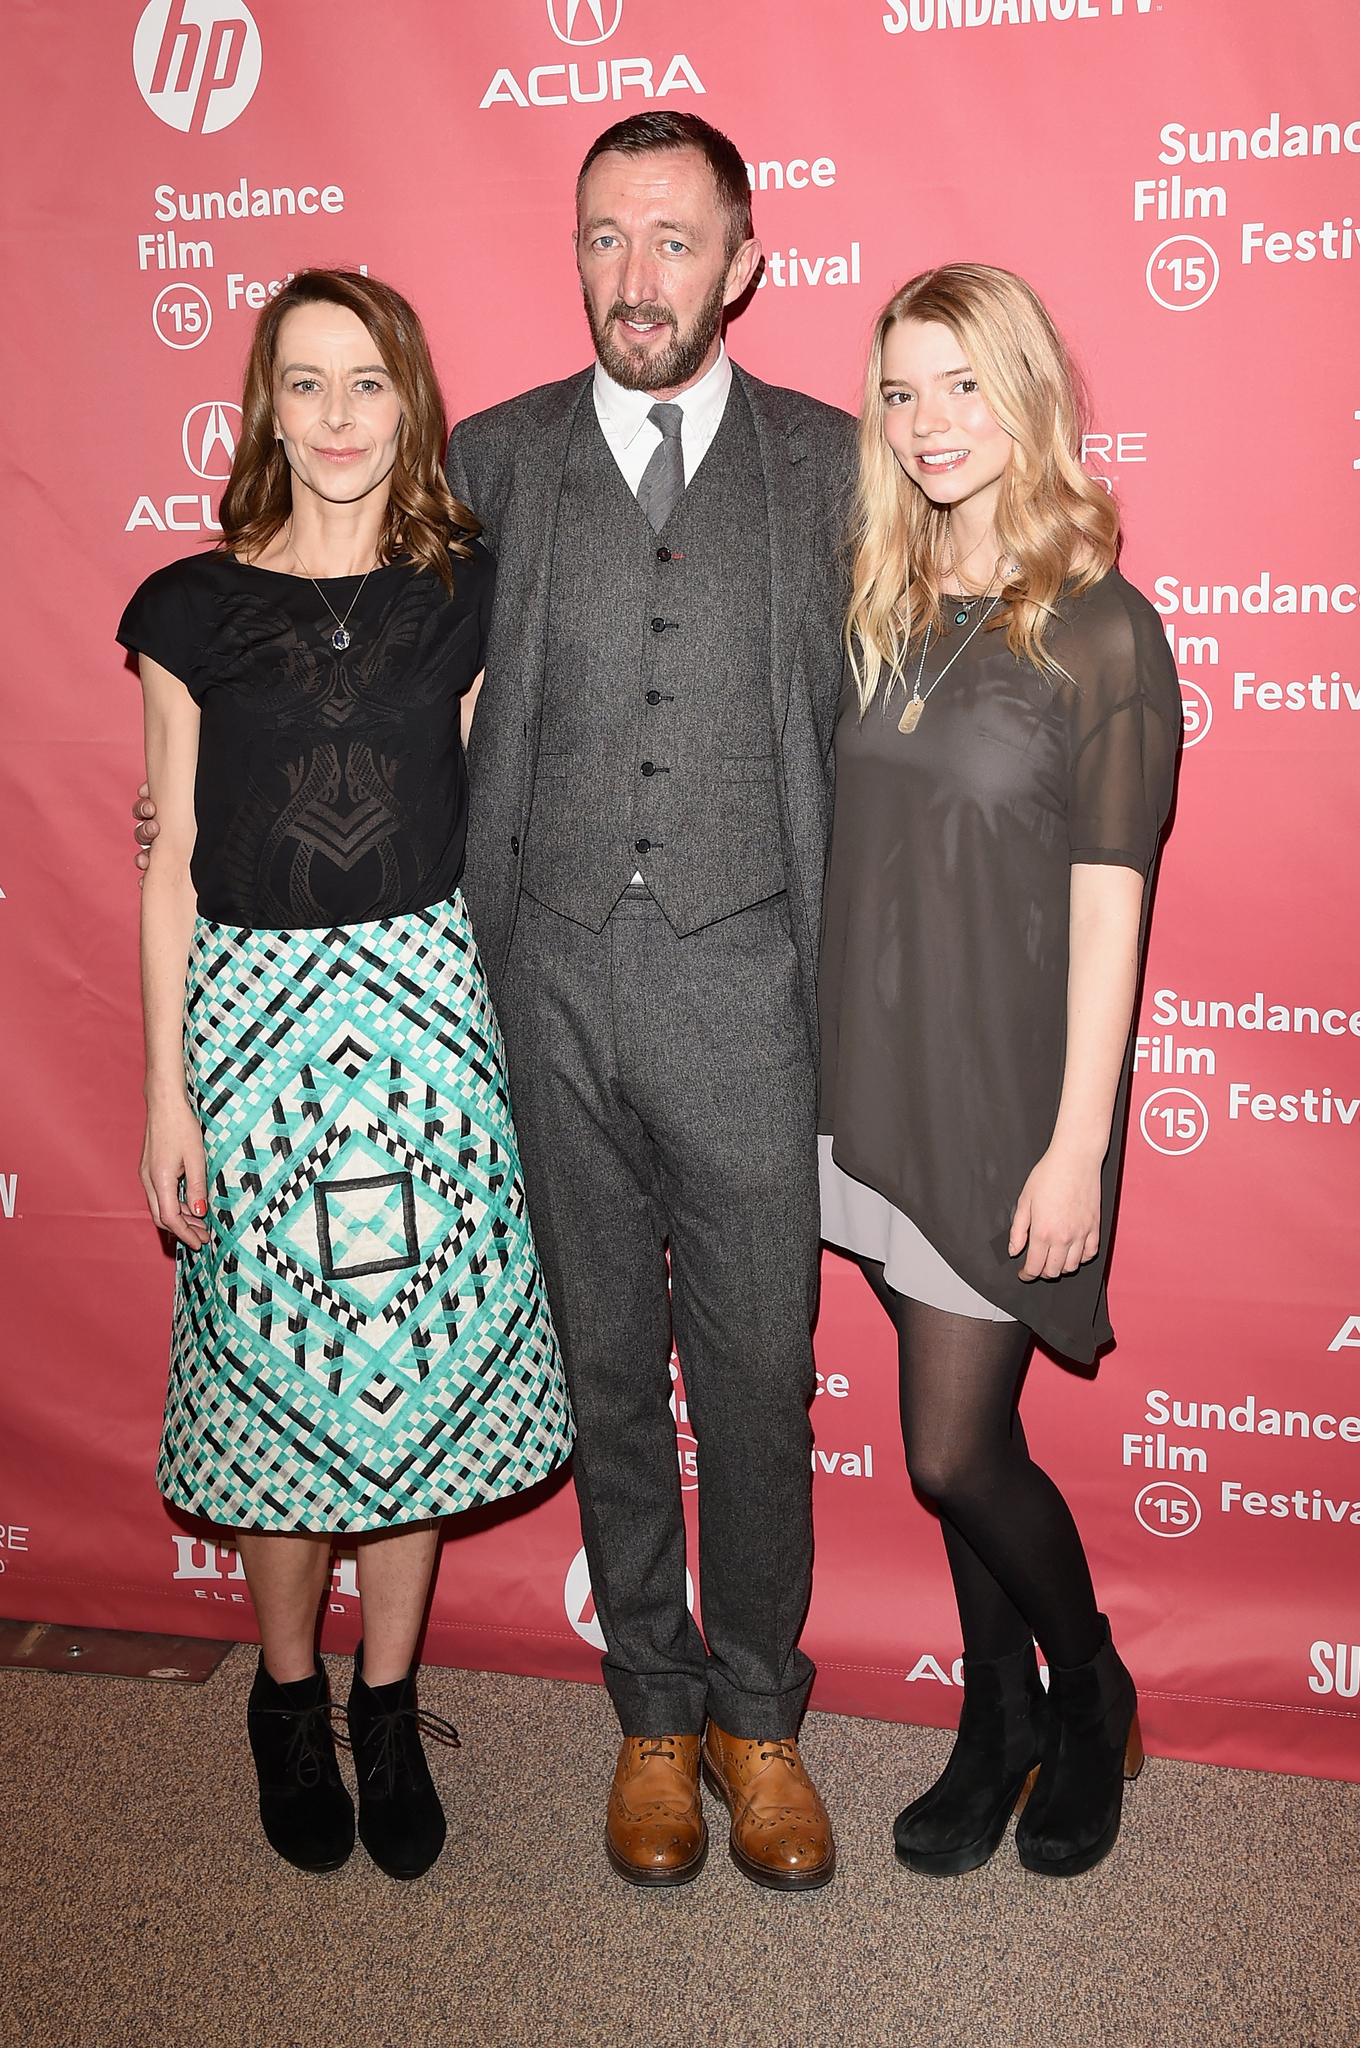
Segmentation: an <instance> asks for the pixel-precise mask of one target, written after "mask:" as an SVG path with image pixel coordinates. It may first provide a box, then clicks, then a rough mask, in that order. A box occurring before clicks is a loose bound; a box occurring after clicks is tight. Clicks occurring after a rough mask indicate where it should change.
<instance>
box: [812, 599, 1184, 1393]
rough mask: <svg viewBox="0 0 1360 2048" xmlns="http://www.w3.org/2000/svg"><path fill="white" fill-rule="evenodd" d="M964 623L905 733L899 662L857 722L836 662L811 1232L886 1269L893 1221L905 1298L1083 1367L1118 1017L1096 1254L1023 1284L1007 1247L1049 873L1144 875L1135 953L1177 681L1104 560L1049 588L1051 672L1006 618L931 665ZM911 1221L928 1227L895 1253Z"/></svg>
mask: <svg viewBox="0 0 1360 2048" xmlns="http://www.w3.org/2000/svg"><path fill="white" fill-rule="evenodd" d="M976 616H977V613H976V611H975V610H974V611H972V612H970V615H969V625H964V626H958V625H955V624H953V623H952V621H953V618H954V608H953V607H952V606H948V607H947V608H946V612H945V617H946V619H947V620H949V621H951V623H950V624H949V627H948V630H947V631H946V633H945V634H944V635H943V637H942V638H941V639H939V640H937V641H936V642H935V643H934V644H933V645H932V646H931V647H930V649H929V651H928V653H927V656H926V661H925V671H924V674H923V676H922V679H921V684H920V693H921V695H922V696H923V697H926V696H927V693H928V692H929V696H928V701H927V702H926V704H925V708H924V711H923V713H922V715H921V719H920V722H919V724H918V725H917V726H916V729H915V731H914V732H911V733H903V732H900V731H899V730H898V720H899V718H900V717H901V714H902V710H903V707H904V705H905V703H906V701H907V696H908V694H909V692H910V684H911V683H912V682H914V680H915V677H916V666H917V661H918V659H919V653H918V652H916V651H914V652H913V654H912V656H911V657H910V660H909V663H908V668H907V674H908V688H907V691H905V692H904V690H903V688H902V686H901V684H897V685H895V687H894V688H893V690H892V692H891V694H890V695H886V696H885V693H884V691H883V689H882V687H881V686H880V689H879V691H878V693H877V695H876V696H875V698H874V700H873V702H872V703H871V704H870V706H869V709H868V712H867V713H866V714H865V715H864V717H863V718H861V716H860V711H859V703H858V698H857V696H856V693H855V689H854V681H853V677H852V676H851V675H850V673H849V670H848V669H847V673H846V686H845V690H844V693H843V696H842V701H841V707H840V713H839V717H838V722H837V727H836V812H835V823H834V828H833V832H832V842H831V860H830V867H829V871H828V876H827V889H826V905H825V917H824V928H823V939H822V964H821V988H820V1010H821V1029H822V1093H821V1112H820V1119H819V1123H818V1129H819V1131H820V1132H821V1133H823V1140H822V1152H823V1164H824V1173H823V1184H824V1230H823V1234H824V1235H825V1236H827V1237H828V1240H829V1241H830V1242H833V1243H836V1242H840V1243H843V1244H845V1245H846V1248H847V1249H849V1250H852V1251H858V1252H860V1253H862V1254H863V1255H865V1256H868V1257H873V1258H879V1259H881V1258H883V1256H884V1253H883V1250H882V1249H880V1248H878V1247H879V1246H880V1245H881V1244H882V1243H884V1242H886V1239H885V1238H884V1232H885V1231H889V1230H896V1232H897V1240H898V1245H899V1249H900V1247H901V1246H902V1245H903V1244H904V1243H905V1245H906V1251H905V1254H904V1256H905V1261H906V1280H907V1284H906V1285H905V1286H904V1287H903V1288H902V1291H904V1292H908V1293H916V1294H917V1295H918V1298H921V1299H926V1300H933V1301H934V1302H935V1305H937V1306H942V1307H953V1308H956V1309H957V1311H958V1312H960V1313H963V1314H974V1315H980V1316H984V1317H985V1316H989V1315H991V1316H993V1317H995V1316H997V1315H1000V1316H1002V1317H1005V1316H1010V1317H1013V1318H1015V1319H1016V1320H1017V1321H1019V1322H1023V1323H1026V1324H1028V1325H1029V1326H1030V1328H1032V1329H1033V1330H1034V1331H1036V1333H1037V1334H1038V1335H1039V1336H1040V1337H1041V1338H1042V1339H1043V1340H1044V1342H1045V1343H1046V1344H1049V1345H1051V1346H1052V1347H1053V1348H1054V1349H1055V1350H1058V1351H1061V1352H1063V1353H1065V1354H1067V1355H1068V1356H1069V1357H1072V1358H1076V1359H1080V1360H1082V1361H1086V1362H1089V1361H1090V1360H1091V1359H1092V1358H1094V1356H1095V1354H1096V1352H1097V1350H1098V1349H1099V1348H1100V1347H1101V1346H1102V1345H1104V1344H1106V1343H1108V1342H1109V1341H1110V1339H1111V1337H1112V1335H1113V1332H1112V1330H1111V1328H1110V1323H1109V1317H1108V1315H1107V1313H1106V1305H1105V1273H1106V1267H1107V1264H1108V1260H1109V1250H1110V1225H1111V1218H1112V1215H1113V1209H1114V1199H1115V1189H1116V1185H1117V1181H1118V1175H1119V1164H1120V1157H1121V1153H1122V1147H1123V1132H1124V1122H1125V1111H1126V1105H1127V1098H1128V1084H1129V1071H1130V1065H1131V1057H1132V1030H1130V1043H1129V1047H1128V1048H1127V1049H1126V1052H1125V1057H1124V1066H1123V1072H1122V1077H1121V1080H1120V1084H1119V1094H1118V1099H1117V1101H1116V1105H1115V1113H1114V1122H1113V1134H1112V1137H1111V1141H1110V1149H1109V1152H1108V1154H1107V1155H1106V1159H1105V1164H1104V1169H1103V1172H1102V1177H1101V1248H1100V1251H1099V1253H1098V1254H1097V1256H1096V1257H1095V1258H1094V1259H1093V1260H1091V1261H1090V1262H1089V1263H1088V1264H1087V1265H1085V1266H1082V1267H1081V1268H1080V1269H1079V1270H1078V1271H1077V1272H1076V1273H1070V1274H1065V1275H1064V1276H1063V1277H1062V1278H1061V1279H1059V1280H1039V1281H1031V1282H1025V1281H1022V1280H1020V1279H1019V1277H1018V1271H1019V1266H1020V1264H1021V1261H1020V1259H1012V1258H1010V1257H1009V1256H1008V1255H1007V1249H1006V1240H1007V1237H1008V1234H1009V1231H1010V1224H1011V1217H1012V1214H1013V1212H1014V1209H1015V1204H1016V1201H1017V1199H1018V1197H1019V1194H1020V1191H1021V1189H1022V1188H1023V1186H1024V1184H1025V1181H1026V1180H1027V1179H1028V1177H1029V1174H1030V1171H1031V1169H1032V1168H1033V1167H1034V1165H1035V1163H1036V1162H1037V1161H1038V1160H1039V1159H1040V1157H1041V1156H1042V1155H1043V1153H1044V1152H1045V1151H1046V1150H1047V1148H1048V1144H1049V1141H1050V1139H1051V1137H1052V1135H1053V1125H1054V1120H1055V1118H1056V1116H1057V1111H1058V1099H1059V1096H1060V1094H1061V1091H1062V1079H1063V1061H1064V1054H1065V1046H1066V1014H1067V961H1068V920H1069V910H1070V880H1069V876H1070V870H1071V867H1072V864H1073V863H1074V862H1079V861H1081V862H1087V861H1089V862H1096V863H1101V864H1114V865H1117V866H1122V867H1130V868H1133V869H1134V870H1136V872H1137V873H1139V874H1141V875H1142V876H1143V877H1144V878H1145V882H1144V893H1143V920H1142V930H1141V932H1140V938H1139V945H1140V955H1141V949H1142V946H1143V944H1144V943H1145V940H1146V933H1147V909H1148V899H1149V894H1150V888H1151V879H1152V872H1153V867H1154V862H1155V858H1156V854H1157V847H1158V841H1159V838H1160V835H1161V831H1162V827H1163V825H1164V823H1165V821H1166V817H1167V813H1168V811H1169V809H1170V806H1171V798H1172V791H1173V787H1174V781H1175V767H1176V755H1177V747H1178V743H1179V739H1180V727H1181V707H1180V691H1179V686H1178V684H1177V679H1176V669H1175V663H1174V661H1173V659H1172V656H1171V651H1170V649H1169V648H1168V646H1167V643H1166V638H1165V635H1164V632H1163V628H1162V623H1161V620H1160V619H1159V617H1158V615H1157V613H1156V612H1155V611H1154V610H1153V608H1152V606H1151V605H1150V604H1149V603H1148V602H1147V600H1146V599H1145V598H1144V597H1143V596H1141V594H1140V593H1139V592H1138V591H1136V590H1135V589H1134V588H1133V587H1132V585H1131V584H1129V583H1126V582H1125V581H1124V579H1123V577H1122V576H1120V575H1118V574H1117V573H1114V572H1111V573H1110V574H1109V575H1107V576H1105V577H1103V578H1102V579H1101V581H1100V582H1099V583H1098V584H1096V585H1095V587H1094V588H1093V589H1091V590H1090V591H1088V592H1087V593H1086V594H1085V595H1084V596H1083V597H1081V598H1078V599H1069V600H1068V601H1067V602H1066V603H1065V604H1064V606H1063V617H1062V619H1061V621H1060V622H1059V623H1058V624H1057V625H1056V626H1055V627H1054V629H1053V631H1052V632H1051V634H1050V637H1049V641H1048V645H1049V647H1050V648H1051V649H1052V652H1053V653H1054V655H1055V656H1056V658H1057V659H1058V661H1059V662H1060V663H1061V664H1062V666H1063V668H1064V669H1065V670H1066V672H1067V674H1068V676H1069V677H1070V678H1071V681H1069V682H1064V681H1062V680H1061V679H1058V680H1057V681H1056V682H1053V681H1048V680H1046V679H1045V678H1043V677H1042V676H1041V675H1040V674H1039V673H1038V671H1037V670H1036V669H1035V668H1034V667H1033V666H1032V665H1031V664H1029V663H1027V662H1022V661H1018V660H1017V659H1016V658H1015V657H1014V656H1013V655H1012V654H1011V653H1010V652H1009V650H1008V648H1007V646H1006V636H1005V629H1004V627H1001V628H999V629H994V630H983V631H981V632H979V633H977V634H975V635H974V636H973V638H972V639H971V641H969V643H968V645H967V646H966V647H963V648H962V651H961V652H959V653H958V658H957V659H956V660H954V661H953V663H952V666H951V667H950V669H949V672H948V674H947V675H942V671H943V669H944V665H945V663H946V662H948V661H949V660H950V657H951V655H953V654H954V653H955V651H956V650H958V649H959V648H960V644H961V642H962V641H963V640H964V638H965V637H966V635H967V633H968V631H969V626H970V625H971V623H972V621H973V620H974V619H975V618H976ZM936 677H942V680H941V681H940V684H939V688H938V689H936V690H931V684H932V681H933V680H934V679H935V678H936ZM845 1177H848V1179H849V1181H850V1182H852V1183H855V1184H857V1188H858V1190H859V1191H860V1192H861V1193H862V1195H863V1197H865V1198H867V1204H866V1202H865V1201H862V1200H857V1197H856V1188H854V1187H852V1188H847V1187H846V1186H845V1185H844V1179H845ZM884 1204H886V1205H887V1211H888V1213H887V1214H885V1213H884V1210H883V1207H882V1205H884ZM875 1205H877V1208H876V1206H875ZM891 1212H896V1216H895V1217H894V1216H893V1214H892V1213H891ZM866 1215H867V1216H868V1217H869V1219H870V1223H869V1226H868V1241H866V1238H865V1228H866V1226H865V1223H864V1219H865V1217H866ZM875 1215H877V1222H876V1223H875V1222H874V1221H873V1218H874V1217H875ZM899 1226H902V1227H899ZM913 1227H914V1230H915V1231H916V1232H919V1234H920V1236H921V1237H922V1238H923V1239H924V1240H925V1245H924V1246H923V1247H922V1248H921V1250H922V1256H921V1257H920V1258H919V1259H917V1260H915V1261H913V1259H912V1255H911V1249H910V1239H911V1234H912V1231H913ZM855 1237H858V1238H859V1239H860V1241H858V1242H856V1241H853V1239H854V1238H855ZM932 1262H933V1264H932ZM941 1262H942V1264H943V1269H944V1275H943V1277H944V1281H945V1283H946V1286H945V1292H946V1293H947V1291H948V1289H947V1283H948V1281H950V1280H954V1281H956V1282H958V1283H961V1285H962V1293H961V1294H958V1295H957V1297H955V1298H952V1299H941V1298H940V1294H939V1291H938V1288H937V1289H936V1291H935V1292H932V1287H933V1286H935V1284H936V1283H938V1282H939V1280H940V1278H941V1274H940V1266H941ZM913 1270H915V1271H918V1272H920V1273H921V1274H922V1275H923V1282H922V1285H921V1286H920V1287H919V1288H918V1287H916V1286H915V1285H913V1284H912V1272H913ZM888 1276H889V1279H890V1280H891V1279H892V1277H893V1267H892V1265H891V1264H889V1266H888ZM970 1295H971V1296H972V1297H973V1301H974V1304H975V1305H973V1306H969V1305H967V1304H968V1297H969V1296H970Z"/></svg>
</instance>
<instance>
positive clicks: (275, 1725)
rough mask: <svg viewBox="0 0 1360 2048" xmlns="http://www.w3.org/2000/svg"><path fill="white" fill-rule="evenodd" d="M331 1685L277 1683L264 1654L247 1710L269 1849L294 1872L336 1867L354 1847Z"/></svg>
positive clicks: (318, 1678)
mask: <svg viewBox="0 0 1360 2048" xmlns="http://www.w3.org/2000/svg"><path fill="white" fill-rule="evenodd" d="M330 1702H331V1694H330V1686H329V1684H328V1683H327V1679H326V1673H325V1671H324V1669H323V1668H322V1666H321V1665H319V1664H318V1666H317V1668H316V1673H315V1675H314V1676H313V1677H311V1678H299V1679H297V1680H296V1681H295V1682H294V1683H293V1684H291V1685H278V1684H276V1683H275V1681H274V1680H273V1679H272V1678H271V1677H270V1676H269V1673H268V1672H267V1671H266V1670H265V1668H264V1655H263V1653H261V1656H260V1663H259V1668H258V1670H257V1671H256V1673H255V1683H254V1685H252V1687H251V1688H250V1701H249V1704H248V1705H247V1708H246V1730H247V1733H248V1734H249V1736H250V1747H251V1751H252V1753H253V1755H254V1758H255V1770H256V1774H257V1776H258V1777H259V1781H260V1820H261V1822H262V1824H263V1826H264V1831H265V1834H266V1835H267V1836H268V1838H269V1846H270V1847H271V1849H275V1850H277V1851H278V1853H279V1855H280V1856H282V1857H284V1858H285V1859H286V1860H287V1861H288V1862H289V1863H293V1864H296V1866H297V1868H298V1869H299V1870H313V1871H320V1870H338V1869H339V1868H340V1865H341V1864H342V1863H343V1862H345V1860H346V1859H347V1857H348V1856H349V1854H350V1851H351V1850H352V1849H353V1847H354V1801H353V1800H352V1799H351V1798H350V1796H349V1793H348V1792H347V1791H346V1790H345V1787H344V1785H343V1783H342V1782H341V1778H340V1769H339V1765H338V1764H337V1762H336V1758H335V1737H334V1736H333V1735H332V1733H331V1723H330Z"/></svg>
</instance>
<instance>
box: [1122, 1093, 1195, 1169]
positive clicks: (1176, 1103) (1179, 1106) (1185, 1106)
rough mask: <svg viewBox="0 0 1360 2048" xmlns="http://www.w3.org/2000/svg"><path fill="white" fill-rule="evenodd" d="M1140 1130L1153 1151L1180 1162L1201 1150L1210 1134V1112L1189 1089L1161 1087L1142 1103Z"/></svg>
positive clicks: (1139, 1121) (1139, 1120)
mask: <svg viewBox="0 0 1360 2048" xmlns="http://www.w3.org/2000/svg"><path fill="white" fill-rule="evenodd" d="M1138 1128H1139V1130H1140V1131H1141V1132H1142V1133H1143V1136H1144V1137H1145V1138H1146V1139H1147V1141H1148V1143H1149V1145H1151V1147H1152V1149H1153V1151H1154V1152H1164V1153H1166V1155H1167V1157H1168V1158H1171V1159H1178V1158H1179V1157H1180V1156H1181V1154H1182V1153H1185V1152H1195V1151H1198V1149H1199V1147H1200V1146H1201V1145H1202V1144H1203V1143H1204V1140H1205V1139H1206V1138H1207V1137H1208V1135H1209V1112H1208V1110H1207V1109H1206V1108H1205V1107H1204V1104H1203V1103H1202V1102H1201V1101H1200V1099H1199V1097H1198V1095H1192V1094H1191V1093H1190V1090H1189V1089H1188V1088H1159V1089H1158V1090H1157V1093H1156V1094H1155V1095H1149V1097H1148V1099H1147V1101H1146V1102H1145V1103H1144V1104H1143V1111H1142V1115H1141V1116H1140V1117H1139V1119H1138Z"/></svg>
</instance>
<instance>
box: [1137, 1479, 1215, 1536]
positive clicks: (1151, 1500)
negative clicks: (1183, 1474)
mask: <svg viewBox="0 0 1360 2048" xmlns="http://www.w3.org/2000/svg"><path fill="white" fill-rule="evenodd" d="M1133 1512H1134V1513H1135V1515H1137V1517H1138V1520H1139V1521H1140V1522H1141V1524H1142V1526H1143V1527H1144V1528H1145V1529H1146V1530H1147V1532H1148V1535H1149V1536H1188V1535H1189V1534H1190V1532H1191V1530H1192V1529H1198V1527H1199V1518H1200V1509H1199V1501H1198V1500H1197V1498H1196V1497H1195V1495H1194V1494H1193V1493H1191V1491H1190V1489H1189V1487H1188V1486H1179V1485H1178V1484H1177V1483H1176V1481H1175V1480H1174V1479H1158V1480H1156V1481H1154V1483H1153V1484H1152V1485H1151V1486H1145V1487H1144V1488H1143V1491H1142V1492H1141V1493H1140V1494H1139V1496H1138V1498H1137V1500H1136V1501H1135V1502H1134V1504H1133Z"/></svg>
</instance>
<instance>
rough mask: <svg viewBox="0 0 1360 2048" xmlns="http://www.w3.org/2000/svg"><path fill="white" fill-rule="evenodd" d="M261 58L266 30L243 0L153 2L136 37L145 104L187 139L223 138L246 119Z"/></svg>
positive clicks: (137, 68)
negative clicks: (243, 116) (221, 131)
mask: <svg viewBox="0 0 1360 2048" xmlns="http://www.w3.org/2000/svg"><path fill="white" fill-rule="evenodd" d="M260 58H261V47H260V31H259V30H258V29H257V28H256V26H255V21H254V17H253V16H252V14H251V12H250V9H249V8H248V7H243V6H241V5H240V4H239V0H149V5H148V6H146V7H145V8H143V10H142V18H141V20H140V21H139V22H138V23H137V32H136V34H135V35H134V36H133V38H132V69H133V71H134V73H135V74H136V79H137V84H138V87H139V89H140V91H141V95H142V98H143V99H144V100H145V101H146V103H147V105H148V106H149V107H150V109H151V111H152V113H153V114H154V115H155V116H156V117H157V119H158V120H161V121H164V122H165V123H166V125H167V126H168V127H171V128H178V129H180V130H181V132H182V133H183V134H185V135H215V134H216V133H217V130H218V129H219V128H229V127H230V126H231V124H232V122H233V121H234V120H236V119H237V117H238V116H239V115H241V114H243V113H244V112H245V110H246V108H247V107H248V106H249V105H250V102H251V100H252V98H253V97H254V93H255V88H256V86H257V85H258V84H259V82H260Z"/></svg>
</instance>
